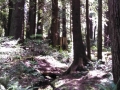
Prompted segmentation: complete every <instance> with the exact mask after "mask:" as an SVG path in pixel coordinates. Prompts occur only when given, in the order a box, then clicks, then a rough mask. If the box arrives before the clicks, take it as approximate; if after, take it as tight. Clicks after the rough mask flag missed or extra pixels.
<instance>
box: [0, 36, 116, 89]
mask: <svg viewBox="0 0 120 90" xmlns="http://www.w3.org/2000/svg"><path fill="white" fill-rule="evenodd" d="M47 43H48V40H44V41H40V40H26V41H25V43H24V44H23V45H20V44H18V40H13V39H9V38H6V37H1V38H0V90H113V88H114V87H115V85H114V83H113V81H112V80H113V79H112V73H111V71H112V70H111V67H112V66H111V65H112V60H111V54H110V52H107V51H106V52H103V57H104V58H103V59H102V60H96V52H95V51H94V52H93V51H92V54H91V55H92V58H94V60H93V61H91V62H90V64H89V65H88V66H86V67H87V68H88V70H86V71H76V72H73V73H71V74H69V75H65V76H63V75H62V73H63V72H65V71H66V70H67V68H68V67H69V66H70V64H71V63H72V61H73V53H72V52H68V51H62V50H57V49H54V48H52V47H51V46H49V45H48V44H47ZM71 47H72V46H70V48H71Z"/></svg>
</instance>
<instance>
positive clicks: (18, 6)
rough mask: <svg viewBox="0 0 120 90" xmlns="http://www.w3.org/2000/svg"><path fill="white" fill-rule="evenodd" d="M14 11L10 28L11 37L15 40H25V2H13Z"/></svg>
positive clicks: (22, 0)
mask: <svg viewBox="0 0 120 90" xmlns="http://www.w3.org/2000/svg"><path fill="white" fill-rule="evenodd" d="M13 3H14V5H13V11H12V18H11V26H10V36H14V37H15V39H18V38H20V39H21V40H23V39H24V3H25V2H24V0H21V1H14V2H13Z"/></svg>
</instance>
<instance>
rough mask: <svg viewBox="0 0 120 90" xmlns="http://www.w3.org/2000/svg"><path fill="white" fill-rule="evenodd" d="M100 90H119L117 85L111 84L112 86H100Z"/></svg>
mask: <svg viewBox="0 0 120 90" xmlns="http://www.w3.org/2000/svg"><path fill="white" fill-rule="evenodd" d="M98 87H99V90H117V85H115V84H114V83H111V85H109V86H107V85H103V84H98Z"/></svg>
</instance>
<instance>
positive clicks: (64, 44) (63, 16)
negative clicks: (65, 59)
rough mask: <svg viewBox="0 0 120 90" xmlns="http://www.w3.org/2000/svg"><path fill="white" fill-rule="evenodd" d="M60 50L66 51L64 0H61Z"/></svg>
mask: <svg viewBox="0 0 120 90" xmlns="http://www.w3.org/2000/svg"><path fill="white" fill-rule="evenodd" d="M62 29H63V31H62V49H63V50H67V35H66V34H67V31H66V6H65V0H62Z"/></svg>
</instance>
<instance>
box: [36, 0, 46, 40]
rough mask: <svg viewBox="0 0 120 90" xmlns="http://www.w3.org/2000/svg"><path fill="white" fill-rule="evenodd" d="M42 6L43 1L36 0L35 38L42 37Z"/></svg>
mask: <svg viewBox="0 0 120 90" xmlns="http://www.w3.org/2000/svg"><path fill="white" fill-rule="evenodd" d="M43 6H44V1H41V0H38V21H37V34H38V36H37V38H40V39H43ZM39 34H40V36H39Z"/></svg>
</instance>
